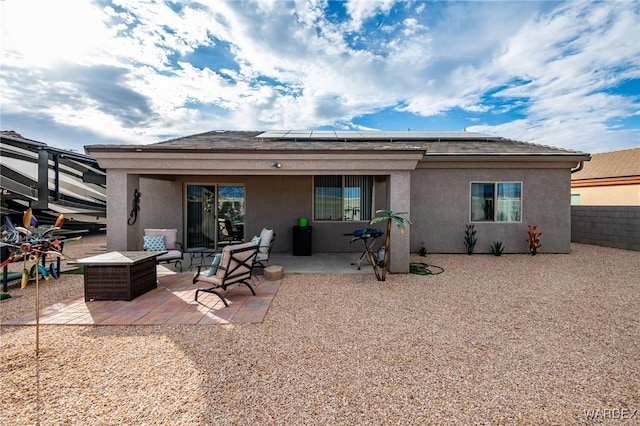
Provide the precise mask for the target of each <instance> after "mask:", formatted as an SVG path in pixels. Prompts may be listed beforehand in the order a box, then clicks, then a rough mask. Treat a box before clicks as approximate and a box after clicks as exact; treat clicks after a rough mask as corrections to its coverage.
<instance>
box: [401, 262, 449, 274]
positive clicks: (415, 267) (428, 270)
mask: <svg viewBox="0 0 640 426" xmlns="http://www.w3.org/2000/svg"><path fill="white" fill-rule="evenodd" d="M409 272H410V273H412V274H416V275H438V274H441V273H443V272H444V268H441V267H439V266H436V265H427V264H426V263H422V262H409Z"/></svg>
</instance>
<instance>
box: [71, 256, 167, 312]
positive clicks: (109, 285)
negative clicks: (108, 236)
mask: <svg viewBox="0 0 640 426" xmlns="http://www.w3.org/2000/svg"><path fill="white" fill-rule="evenodd" d="M163 253H166V252H164V251H123V252H119V251H112V252H109V253H104V254H99V255H97V256H91V257H86V258H84V259H78V261H77V263H78V264H80V265H84V300H85V302H89V301H91V300H127V301H129V300H133V299H135V298H136V297H138V296H140V295H141V294H144V293H146V292H147V291H150V290H153V289H154V288H157V286H158V281H157V273H156V257H157V256H160V255H161V254H163Z"/></svg>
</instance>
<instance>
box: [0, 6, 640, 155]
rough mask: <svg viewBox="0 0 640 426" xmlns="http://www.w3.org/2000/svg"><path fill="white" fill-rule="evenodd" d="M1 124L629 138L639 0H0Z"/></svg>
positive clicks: (578, 140)
mask: <svg viewBox="0 0 640 426" xmlns="http://www.w3.org/2000/svg"><path fill="white" fill-rule="evenodd" d="M0 17H1V30H0V31H1V39H0V49H1V55H2V60H1V61H0V102H1V104H0V106H1V110H0V113H1V115H0V120H1V122H0V129H2V130H14V131H16V132H18V133H20V134H21V135H22V136H24V137H26V138H29V139H34V140H38V141H40V142H45V143H47V144H49V145H50V146H53V147H56V148H62V149H75V150H78V151H81V152H82V151H84V148H83V147H84V146H86V145H95V144H149V143H155V142H160V141H163V140H168V139H172V138H176V137H182V136H188V135H193V134H198V133H203V132H207V131H212V130H265V131H266V130H288V129H325V130H327V129H340V130H402V131H404V130H412V131H419V130H426V131H438V130H445V131H452V130H453V131H462V130H466V131H469V132H480V133H485V134H489V135H495V136H502V137H505V138H510V139H516V140H521V141H526V142H532V143H538V144H543V145H551V146H555V147H559V148H568V149H573V150H578V151H582V152H588V153H597V152H604V151H612V150H619V149H625V148H631V147H639V146H640V1H637V0H635V1H632V0H625V1H601V2H596V1H584V0H581V1H576V2H573V1H569V2H555V1H541V2H537V1H520V2H516V1H486V2H484V1H411V0H409V1H396V0H380V1H375V0H350V1H339V2H337V1H336V2H333V1H331V2H330V1H322V0H308V1H272V0H260V1H252V2H248V1H218V0H216V1H208V0H201V1H161V0H77V1H76V0H56V1H50V0H39V1H38V0H0Z"/></svg>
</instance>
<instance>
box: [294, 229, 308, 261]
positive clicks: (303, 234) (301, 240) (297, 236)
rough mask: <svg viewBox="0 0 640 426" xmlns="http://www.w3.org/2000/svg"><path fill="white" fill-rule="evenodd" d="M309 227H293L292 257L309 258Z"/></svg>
mask: <svg viewBox="0 0 640 426" xmlns="http://www.w3.org/2000/svg"><path fill="white" fill-rule="evenodd" d="M311 231H312V227H311V226H303V227H300V226H297V225H296V226H294V227H293V255H294V256H311Z"/></svg>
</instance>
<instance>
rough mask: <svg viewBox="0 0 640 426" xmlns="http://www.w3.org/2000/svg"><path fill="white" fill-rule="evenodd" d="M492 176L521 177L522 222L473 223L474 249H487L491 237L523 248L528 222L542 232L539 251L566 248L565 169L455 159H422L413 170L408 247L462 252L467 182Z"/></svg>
mask: <svg viewBox="0 0 640 426" xmlns="http://www.w3.org/2000/svg"><path fill="white" fill-rule="evenodd" d="M425 167H428V168H425ZM520 167H521V165H520ZM494 181H496V182H499V181H517V182H522V221H521V222H520V223H501V222H491V223H488V222H482V223H479V222H475V229H476V231H477V234H476V237H477V243H476V247H475V250H474V253H491V244H492V243H493V241H502V243H503V245H504V246H505V253H527V252H528V247H527V243H526V239H527V226H528V225H538V230H539V231H540V232H541V233H542V249H541V252H542V253H567V252H569V250H570V236H571V222H570V221H571V212H570V191H571V178H570V172H569V169H568V168H562V169H560V168H548V169H545V168H539V167H538V168H531V169H525V168H519V167H518V165H517V164H516V165H509V164H500V165H496V164H484V163H475V164H473V163H454V162H451V163H439V164H426V165H422V166H421V168H419V169H417V170H415V171H414V172H413V175H412V181H411V220H412V221H413V223H414V226H413V228H412V230H411V251H413V252H415V251H418V250H419V248H420V244H421V243H422V242H424V243H425V246H426V248H427V250H428V251H429V252H432V253H465V252H466V250H465V246H464V229H465V224H468V223H471V222H470V198H471V195H470V185H471V182H494Z"/></svg>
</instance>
